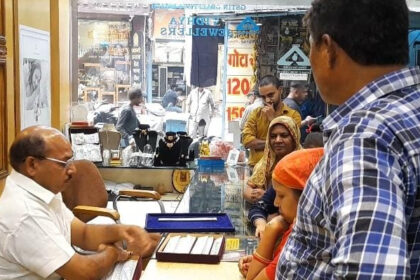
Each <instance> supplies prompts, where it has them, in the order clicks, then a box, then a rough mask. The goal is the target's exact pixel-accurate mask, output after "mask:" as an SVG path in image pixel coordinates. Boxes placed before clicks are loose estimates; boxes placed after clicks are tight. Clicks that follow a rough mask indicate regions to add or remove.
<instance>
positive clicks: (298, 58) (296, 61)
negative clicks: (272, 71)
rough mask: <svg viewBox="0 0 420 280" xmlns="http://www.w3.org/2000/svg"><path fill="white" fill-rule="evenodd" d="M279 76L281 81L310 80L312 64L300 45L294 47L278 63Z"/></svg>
mask: <svg viewBox="0 0 420 280" xmlns="http://www.w3.org/2000/svg"><path fill="white" fill-rule="evenodd" d="M277 74H278V78H279V79H280V80H294V81H296V80H298V81H308V80H309V75H310V74H311V64H310V61H309V58H308V57H307V56H306V54H305V53H304V52H303V51H302V50H301V48H300V46H299V45H298V44H295V45H292V47H291V48H290V49H289V50H288V51H287V52H286V53H285V54H284V55H283V56H282V57H280V59H279V60H278V61H277Z"/></svg>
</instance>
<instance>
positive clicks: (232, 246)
mask: <svg viewBox="0 0 420 280" xmlns="http://www.w3.org/2000/svg"><path fill="white" fill-rule="evenodd" d="M239 244H240V240H239V238H227V239H226V251H234V250H238V249H239Z"/></svg>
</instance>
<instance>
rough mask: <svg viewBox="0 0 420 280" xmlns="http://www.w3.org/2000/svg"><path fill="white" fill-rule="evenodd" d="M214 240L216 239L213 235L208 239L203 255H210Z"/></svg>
mask: <svg viewBox="0 0 420 280" xmlns="http://www.w3.org/2000/svg"><path fill="white" fill-rule="evenodd" d="M213 241H214V237H213V236H209V237H208V238H207V240H206V245H205V246H204V249H203V253H202V254H203V255H208V254H209V253H210V249H211V246H212V245H213Z"/></svg>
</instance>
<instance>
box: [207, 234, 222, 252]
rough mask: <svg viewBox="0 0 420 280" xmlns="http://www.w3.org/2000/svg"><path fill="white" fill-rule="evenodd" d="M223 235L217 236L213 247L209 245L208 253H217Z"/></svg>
mask: <svg viewBox="0 0 420 280" xmlns="http://www.w3.org/2000/svg"><path fill="white" fill-rule="evenodd" d="M222 240H223V237H219V238H217V239H216V240H215V241H214V243H213V247H211V251H210V255H217V254H219V251H220V246H222Z"/></svg>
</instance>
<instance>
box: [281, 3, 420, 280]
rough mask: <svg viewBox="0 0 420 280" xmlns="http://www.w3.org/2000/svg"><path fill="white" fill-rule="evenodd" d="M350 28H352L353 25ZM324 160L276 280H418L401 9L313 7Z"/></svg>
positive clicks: (418, 182)
mask: <svg viewBox="0 0 420 280" xmlns="http://www.w3.org/2000/svg"><path fill="white" fill-rule="evenodd" d="M350 19H357V20H350ZM304 22H305V23H306V26H307V27H308V31H309V35H310V36H309V43H310V55H309V59H310V61H311V66H312V70H313V74H314V79H315V82H316V84H317V86H318V88H319V91H320V94H321V97H322V98H323V100H324V101H325V102H326V103H328V104H335V105H339V107H338V108H337V109H335V111H334V112H332V113H331V114H330V115H329V116H328V117H327V118H326V119H324V121H323V127H324V142H325V155H324V158H323V159H321V161H320V162H319V164H318V166H317V167H316V168H315V170H314V171H313V173H312V174H311V177H310V179H309V181H308V183H307V186H306V187H305V189H304V191H303V194H302V196H301V200H300V201H299V207H298V213H297V218H296V222H295V225H294V227H293V231H292V233H291V234H290V236H289V239H288V241H287V243H286V245H285V247H284V249H283V252H282V254H281V257H280V259H279V262H278V264H277V273H276V279H420V253H419V247H420V234H419V228H420V192H419V191H420V190H419V186H420V125H419V120H420V69H419V68H418V67H412V68H409V67H406V65H407V63H408V25H409V24H408V23H409V14H408V8H407V3H406V1H405V0H386V1H383V0H340V1H337V0H315V1H313V3H312V7H311V8H310V9H309V11H308V13H307V15H306V16H305V19H304Z"/></svg>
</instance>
